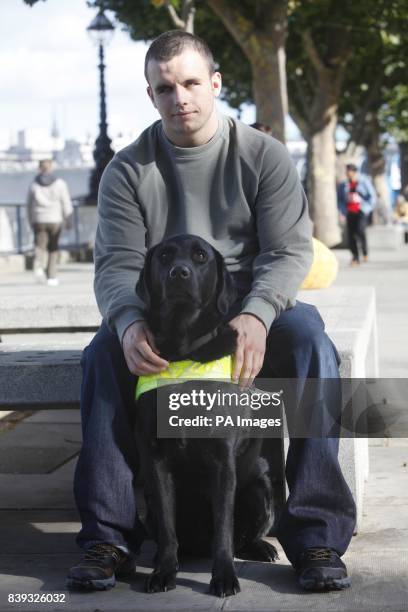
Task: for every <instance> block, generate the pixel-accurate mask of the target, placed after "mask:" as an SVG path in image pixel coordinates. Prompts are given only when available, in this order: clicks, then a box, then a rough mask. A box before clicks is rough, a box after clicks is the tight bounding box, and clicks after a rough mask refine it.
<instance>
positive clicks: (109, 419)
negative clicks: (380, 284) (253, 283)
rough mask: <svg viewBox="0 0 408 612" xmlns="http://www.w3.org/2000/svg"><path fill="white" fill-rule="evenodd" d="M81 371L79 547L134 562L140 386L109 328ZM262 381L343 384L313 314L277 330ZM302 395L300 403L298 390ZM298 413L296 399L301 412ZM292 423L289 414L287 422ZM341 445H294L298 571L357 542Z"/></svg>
mask: <svg viewBox="0 0 408 612" xmlns="http://www.w3.org/2000/svg"><path fill="white" fill-rule="evenodd" d="M82 366H83V381H82V391H81V413H82V429H83V446H82V450H81V453H80V456H79V459H78V464H77V468H76V472H75V482H74V492H75V499H76V504H77V507H78V510H79V513H80V517H81V521H82V529H81V531H80V533H79V535H78V538H77V542H78V544H79V545H80V546H81V547H83V548H86V547H87V546H89V545H90V544H92V543H95V542H110V543H111V544H115V545H116V546H121V547H124V548H126V549H128V550H130V551H134V552H137V551H138V549H139V547H140V545H141V543H142V541H143V540H144V539H145V537H146V533H145V530H144V528H143V526H142V524H141V522H140V520H139V518H138V516H137V510H136V501H135V493H134V486H133V480H134V473H135V470H136V467H137V453H136V449H135V441H134V436H133V406H134V402H133V396H134V389H135V384H136V377H135V376H133V375H132V374H130V372H129V370H128V368H127V366H126V362H125V359H124V356H123V352H122V348H121V346H120V343H119V340H118V338H117V336H116V334H114V333H112V332H111V331H110V330H109V329H108V327H107V326H106V324H105V323H103V324H102V326H101V328H100V330H99V331H98V333H97V334H96V336H95V337H94V339H93V340H92V342H91V344H90V345H89V346H88V347H87V348H86V349H85V351H84V354H83V359H82ZM261 375H262V376H264V377H275V378H276V377H278V378H298V379H305V378H338V377H339V372H338V362H337V353H336V350H335V348H334V346H333V344H332V342H331V341H330V339H329V338H328V336H327V335H326V334H325V332H324V325H323V322H322V319H321V317H320V315H319V313H318V312H317V310H316V309H315V308H314V307H313V306H309V305H307V304H303V303H300V302H298V303H297V304H296V306H295V307H294V308H291V309H289V310H287V311H286V312H283V313H282V314H281V315H280V317H279V318H278V319H277V320H276V321H274V323H273V325H272V326H271V329H270V333H269V335H268V339H267V349H266V353H265V360H264V367H263V369H262V372H261ZM298 390H299V394H301V392H302V388H301V385H299V387H298ZM301 405H302V402H301V401H300V398H299V402H298V403H297V406H298V407H301ZM297 409H299V408H296V409H295V410H297ZM290 416H292V417H293V415H288V414H287V418H288V420H290ZM295 416H296V415H295ZM338 445H339V441H338V439H337V438H333V437H330V438H324V437H321V438H306V439H302V438H291V440H290V444H289V452H288V457H287V462H286V478H287V482H288V487H289V498H288V500H287V502H286V504H285V507H284V509H283V512H282V514H281V517H280V520H279V523H278V531H277V532H278V539H279V541H280V543H281V544H282V546H283V549H284V551H285V553H286V556H287V557H288V559H289V561H290V562H291V563H292V564H294V565H295V564H296V559H297V557H298V555H299V554H300V553H301V552H302V551H303V550H304V549H306V548H309V547H312V546H322V547H326V546H328V547H331V548H334V549H335V550H336V551H337V552H338V553H339V554H340V555H342V554H343V553H344V552H345V551H346V549H347V547H348V545H349V542H350V540H351V537H352V534H353V531H354V527H355V515H356V510H355V504H354V501H353V498H352V495H351V492H350V489H349V487H348V486H347V484H346V482H345V480H344V477H343V474H342V472H341V469H340V465H339V462H338V458H337V455H338Z"/></svg>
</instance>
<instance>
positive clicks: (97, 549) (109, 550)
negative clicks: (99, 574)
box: [84, 544, 120, 562]
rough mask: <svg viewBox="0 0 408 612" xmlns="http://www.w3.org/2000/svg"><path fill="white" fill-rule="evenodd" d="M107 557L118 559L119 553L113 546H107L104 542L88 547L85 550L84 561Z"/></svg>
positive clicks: (99, 559)
mask: <svg viewBox="0 0 408 612" xmlns="http://www.w3.org/2000/svg"><path fill="white" fill-rule="evenodd" d="M108 557H113V558H114V560H115V561H116V562H118V561H119V560H120V556H119V553H118V552H117V551H116V550H115V548H114V547H113V546H107V545H106V544H96V545H95V546H92V548H88V550H87V551H85V557H84V561H101V560H103V559H106V558H108Z"/></svg>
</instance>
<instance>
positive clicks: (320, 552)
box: [307, 548, 333, 561]
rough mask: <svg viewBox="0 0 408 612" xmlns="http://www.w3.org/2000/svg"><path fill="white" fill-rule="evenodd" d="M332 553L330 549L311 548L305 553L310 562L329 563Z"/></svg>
mask: <svg viewBox="0 0 408 612" xmlns="http://www.w3.org/2000/svg"><path fill="white" fill-rule="evenodd" d="M332 554H333V551H332V550H330V548H311V549H310V550H308V551H307V556H308V558H309V559H310V561H322V560H327V561H330V559H331V557H332Z"/></svg>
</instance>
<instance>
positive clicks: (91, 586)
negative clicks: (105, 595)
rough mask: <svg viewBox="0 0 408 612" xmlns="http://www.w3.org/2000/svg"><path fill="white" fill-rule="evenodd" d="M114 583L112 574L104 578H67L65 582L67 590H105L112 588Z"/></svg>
mask: <svg viewBox="0 0 408 612" xmlns="http://www.w3.org/2000/svg"><path fill="white" fill-rule="evenodd" d="M115 584H116V582H115V577H114V576H111V578H106V579H105V580H76V579H75V578H67V580H66V583H65V585H66V587H67V589H68V590H69V591H107V590H108V589H112V588H113V587H114V586H115Z"/></svg>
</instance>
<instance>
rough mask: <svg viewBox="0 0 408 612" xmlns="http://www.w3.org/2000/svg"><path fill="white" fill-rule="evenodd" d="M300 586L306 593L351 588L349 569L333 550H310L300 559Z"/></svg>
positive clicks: (297, 567) (298, 564)
mask: <svg viewBox="0 0 408 612" xmlns="http://www.w3.org/2000/svg"><path fill="white" fill-rule="evenodd" d="M295 569H296V573H297V576H298V582H299V585H300V586H301V587H302V589H305V590H306V591H337V590H341V589H347V588H348V587H350V586H351V578H350V577H349V576H347V568H346V566H345V565H344V563H343V561H342V560H341V559H340V557H339V555H338V554H337V552H336V551H335V550H333V549H332V548H317V547H316V548H308V549H307V550H305V552H303V553H302V554H301V555H300V556H299V559H298V563H297V565H296V568H295Z"/></svg>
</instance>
